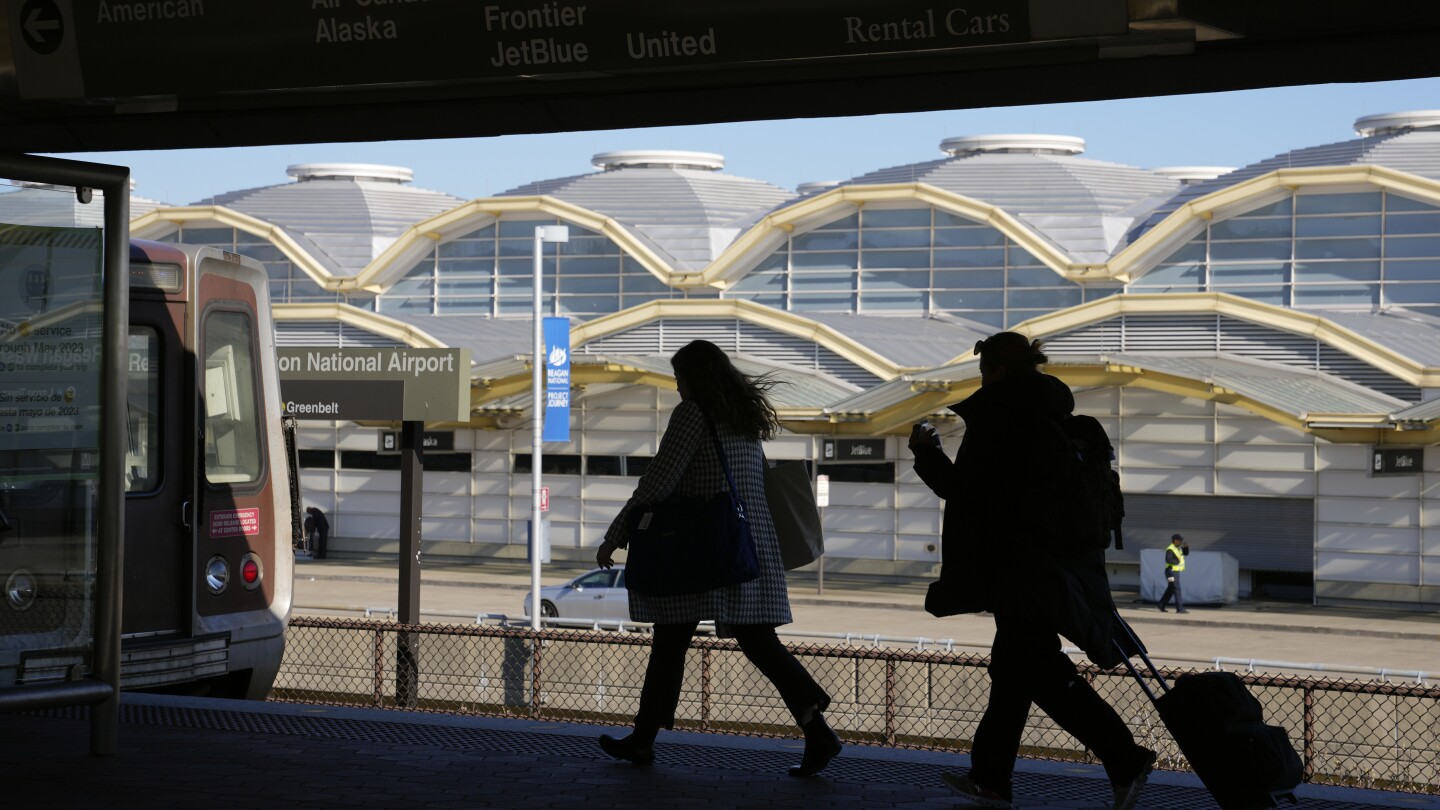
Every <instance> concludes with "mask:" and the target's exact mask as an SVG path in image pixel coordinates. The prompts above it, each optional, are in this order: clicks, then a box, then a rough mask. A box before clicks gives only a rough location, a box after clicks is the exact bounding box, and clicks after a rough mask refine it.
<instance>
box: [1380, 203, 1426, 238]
mask: <svg viewBox="0 0 1440 810" xmlns="http://www.w3.org/2000/svg"><path fill="white" fill-rule="evenodd" d="M1390 199H1392V200H1393V199H1395V198H1394V197H1393V196H1392V197H1391V198H1390ZM1385 233H1386V234H1395V235H1399V236H1411V235H1414V234H1437V233H1440V213H1426V214H1397V213H1395V212H1393V211H1392V212H1389V213H1387V214H1386V215H1385Z"/></svg>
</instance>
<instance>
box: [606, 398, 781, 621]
mask: <svg viewBox="0 0 1440 810" xmlns="http://www.w3.org/2000/svg"><path fill="white" fill-rule="evenodd" d="M705 424H706V425H707V426H708V427H709V428H710V439H711V441H713V442H714V443H715V452H716V454H717V455H719V457H720V464H721V466H722V467H724V468H725V483H726V489H724V490H721V491H720V492H717V493H715V494H714V495H710V496H699V495H671V496H670V497H668V498H666V499H665V500H663V501H660V502H659V503H654V504H648V505H636V506H634V507H632V508H631V510H630V519H629V521H628V524H629V525H628V529H629V531H628V540H629V543H628V547H629V553H628V555H627V556H626V560H625V587H626V588H628V589H630V590H632V591H635V592H636V593H638V594H640V595H642V596H683V595H686V594H695V593H704V592H705V591H713V590H715V589H717V588H724V587H727V586H730V585H738V584H740V583H742V582H749V581H750V580H752V579H755V578H756V577H758V576H760V561H759V559H758V558H757V557H756V556H755V541H754V539H753V538H752V537H751V536H750V522H749V520H748V519H747V518H746V516H745V502H744V501H743V500H741V498H740V492H739V490H737V489H736V488H735V479H734V477H732V476H731V474H730V463H729V462H728V461H727V460H726V459H725V448H724V447H723V446H722V445H721V444H720V435H719V433H718V432H717V431H716V430H715V423H714V422H712V421H710V415H709V414H705Z"/></svg>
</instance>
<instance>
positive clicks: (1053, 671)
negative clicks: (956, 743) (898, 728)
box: [910, 332, 1155, 810]
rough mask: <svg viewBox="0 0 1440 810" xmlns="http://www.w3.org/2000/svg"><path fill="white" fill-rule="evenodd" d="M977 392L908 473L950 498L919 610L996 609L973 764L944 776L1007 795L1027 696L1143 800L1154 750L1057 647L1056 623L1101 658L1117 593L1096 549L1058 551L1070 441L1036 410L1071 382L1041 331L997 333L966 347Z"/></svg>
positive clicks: (1058, 403)
mask: <svg viewBox="0 0 1440 810" xmlns="http://www.w3.org/2000/svg"><path fill="white" fill-rule="evenodd" d="M975 352H976V353H977V354H979V355H980V375H981V383H980V390H978V391H976V392H975V393H974V394H973V395H971V396H970V397H969V398H967V399H966V400H964V401H963V402H961V403H959V404H958V405H955V406H954V407H953V408H952V409H951V410H953V411H954V412H955V413H957V414H959V415H960V417H961V418H962V419H963V420H964V421H965V435H964V437H963V439H962V440H961V443H960V450H959V452H958V453H957V454H956V456H955V460H954V462H951V461H950V460H949V459H948V458H946V456H945V452H944V450H943V449H942V448H941V446H940V442H939V438H938V436H937V435H936V434H935V432H934V430H933V429H932V428H929V426H928V425H924V424H923V423H922V424H921V425H917V426H916V428H915V430H914V431H912V433H911V436H910V449H911V451H912V452H913V453H914V454H915V472H916V473H917V474H918V475H919V476H920V478H921V479H922V480H924V481H925V483H926V484H927V485H928V486H929V487H930V489H931V490H932V491H934V492H935V494H936V495H938V496H939V497H940V498H942V499H944V501H945V502H946V506H945V523H944V528H943V529H942V533H941V541H942V551H943V554H944V560H945V563H944V567H943V569H942V571H941V575H940V581H939V582H936V583H935V584H934V585H932V586H931V591H930V595H929V596H928V597H927V599H926V609H927V610H929V611H930V612H932V613H935V614H936V615H940V616H949V615H954V614H957V613H975V612H980V611H988V612H990V613H992V614H994V616H995V641H994V643H993V645H992V647H991V658H990V703H989V705H988V706H987V707H986V709H985V715H984V717H982V718H981V720H980V725H979V727H978V728H977V729H976V732H975V741H974V745H973V747H972V750H971V755H970V759H971V769H970V771H969V772H968V773H963V774H960V773H947V774H944V779H945V782H946V783H947V784H949V785H950V786H951V787H952V788H953V789H955V790H956V791H957V792H958V793H961V794H962V795H964V796H966V797H968V798H970V799H971V800H972V801H974V802H976V803H977V804H979V805H981V806H986V807H1010V806H1011V805H1010V799H1011V775H1012V773H1013V771H1014V767H1015V758H1016V756H1017V755H1018V753H1019V749H1020V738H1021V734H1022V733H1023V731H1024V728H1025V721H1026V718H1027V717H1028V716H1029V713H1030V706H1031V704H1032V703H1033V704H1035V705H1037V706H1039V707H1040V708H1041V709H1042V710H1043V711H1044V712H1045V713H1046V714H1048V715H1050V717H1051V718H1052V719H1053V720H1055V722H1057V723H1058V724H1059V725H1060V726H1061V728H1064V729H1065V730H1066V731H1068V732H1070V734H1072V735H1074V736H1075V737H1076V738H1077V739H1078V740H1080V742H1081V743H1082V744H1084V745H1085V747H1086V748H1089V749H1090V750H1091V751H1094V752H1095V754H1096V755H1097V756H1099V757H1100V759H1101V761H1102V762H1103V763H1104V764H1105V771H1106V774H1107V775H1108V776H1109V777H1110V782H1111V785H1112V787H1113V788H1114V793H1115V804H1114V807H1115V808H1116V810H1129V808H1132V807H1134V805H1135V802H1136V801H1137V800H1138V799H1139V795H1140V789H1141V788H1142V787H1143V786H1144V784H1145V781H1146V778H1147V777H1148V775H1149V773H1150V768H1151V766H1152V765H1153V764H1154V761H1155V753H1154V752H1153V751H1150V750H1148V749H1145V748H1142V747H1140V746H1138V745H1136V744H1135V740H1134V737H1133V736H1132V735H1131V733H1130V730H1129V729H1128V728H1127V727H1126V726H1125V723H1124V721H1122V720H1121V719H1120V717H1119V715H1117V714H1116V713H1115V710H1114V709H1112V708H1111V707H1110V705H1109V704H1107V703H1106V702H1105V701H1104V699H1102V698H1101V697H1100V696H1099V695H1098V694H1096V693H1095V691H1094V690H1093V689H1091V688H1090V685H1089V683H1088V682H1087V681H1086V680H1085V679H1084V678H1082V677H1080V676H1079V675H1078V673H1077V672H1076V669H1075V665H1074V663H1073V662H1072V661H1071V660H1070V658H1069V657H1068V656H1067V655H1065V653H1064V652H1062V651H1061V646H1060V638H1059V635H1058V634H1059V633H1064V634H1065V635H1066V636H1067V637H1069V638H1070V639H1071V640H1072V641H1075V642H1076V643H1077V644H1079V645H1080V646H1081V647H1082V648H1084V649H1085V650H1086V651H1087V652H1090V653H1091V655H1092V657H1093V658H1095V659H1099V660H1098V661H1097V663H1100V662H1102V661H1103V662H1104V663H1103V664H1102V665H1107V666H1108V665H1114V664H1116V663H1119V657H1118V655H1116V654H1115V653H1113V652H1111V650H1113V647H1112V645H1111V642H1110V639H1111V628H1112V621H1111V616H1112V615H1113V603H1112V602H1111V600H1110V595H1109V586H1108V582H1106V578H1105V570H1104V552H1101V551H1081V552H1076V553H1073V554H1056V553H1054V550H1053V546H1052V545H1051V544H1049V542H1048V541H1050V540H1051V539H1052V538H1053V537H1054V536H1055V525H1056V522H1057V521H1058V520H1063V519H1064V516H1063V515H1057V514H1056V513H1055V509H1054V508H1053V502H1052V501H1051V499H1050V498H1048V497H1047V495H1046V493H1047V492H1051V491H1053V487H1056V486H1060V485H1062V484H1061V483H1060V481H1059V480H1058V476H1057V475H1055V474H1054V471H1055V470H1056V469H1058V464H1057V463H1056V462H1057V461H1063V458H1062V457H1060V456H1058V455H1057V454H1059V453H1065V452H1072V451H1070V450H1069V449H1068V445H1066V444H1065V443H1064V439H1063V437H1062V436H1061V434H1060V433H1059V432H1058V431H1057V430H1055V429H1052V428H1051V427H1050V426H1049V425H1047V424H1045V420H1052V421H1053V420H1058V419H1061V418H1064V417H1065V416H1066V415H1068V414H1069V413H1070V411H1071V410H1072V409H1073V408H1074V406H1075V398H1074V396H1073V395H1072V394H1071V393H1070V389H1069V388H1067V387H1066V386H1065V384H1064V383H1063V382H1061V381H1060V380H1058V379H1056V378H1054V377H1051V376H1049V375H1047V374H1042V373H1040V371H1039V369H1038V366H1039V365H1041V364H1043V363H1044V362H1045V361H1046V357H1045V354H1044V353H1043V352H1042V351H1041V346H1040V342H1039V341H1035V342H1033V343H1032V342H1031V341H1029V340H1028V339H1026V338H1025V337H1024V336H1023V335H1019V334H1017V333H1014V332H1001V333H999V334H997V335H994V336H992V337H990V338H988V339H986V340H983V341H980V343H978V344H977V345H976V347H975Z"/></svg>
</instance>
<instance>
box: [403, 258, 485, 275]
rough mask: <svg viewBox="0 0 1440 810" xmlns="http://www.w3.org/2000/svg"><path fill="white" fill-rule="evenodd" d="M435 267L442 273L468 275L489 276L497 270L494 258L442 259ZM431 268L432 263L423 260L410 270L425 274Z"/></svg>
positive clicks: (412, 273)
mask: <svg viewBox="0 0 1440 810" xmlns="http://www.w3.org/2000/svg"><path fill="white" fill-rule="evenodd" d="M435 269H436V271H438V272H439V273H440V274H441V275H447V274H464V275H467V276H479V275H485V276H488V275H490V274H491V273H494V272H495V260H494V259H441V260H440V261H438V262H436V263H435ZM429 270H430V263H429V262H428V261H426V262H423V263H421V264H419V265H417V266H416V267H415V269H414V270H412V271H410V272H411V275H415V274H425V273H428V272H429Z"/></svg>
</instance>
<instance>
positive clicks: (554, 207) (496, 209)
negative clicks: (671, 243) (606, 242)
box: [356, 196, 695, 292]
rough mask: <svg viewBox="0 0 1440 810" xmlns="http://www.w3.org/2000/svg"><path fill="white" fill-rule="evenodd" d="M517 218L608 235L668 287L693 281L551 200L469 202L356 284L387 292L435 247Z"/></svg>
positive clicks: (602, 219)
mask: <svg viewBox="0 0 1440 810" xmlns="http://www.w3.org/2000/svg"><path fill="white" fill-rule="evenodd" d="M515 213H539V214H546V215H549V216H552V217H555V218H556V219H559V220H561V221H563V222H570V223H573V224H575V225H578V226H580V227H583V228H589V229H590V230H592V231H596V232H598V233H601V234H604V235H605V236H606V237H607V238H609V239H610V241H612V242H614V243H615V244H617V245H619V246H620V249H621V250H623V251H625V252H626V253H627V254H629V255H630V256H631V257H632V258H634V259H635V260H636V261H638V262H639V263H640V264H641V266H643V267H644V268H645V269H646V270H649V271H650V272H651V273H652V274H654V275H655V277H656V278H658V279H660V280H661V281H664V282H666V283H672V284H673V283H675V282H676V281H677V280H680V279H684V278H686V277H689V276H693V275H695V274H693V273H676V272H675V271H674V270H673V269H672V268H671V267H670V266H669V265H667V264H666V263H665V260H664V259H661V258H660V257H659V255H657V254H656V253H655V251H653V250H651V249H650V248H649V246H648V245H646V244H645V243H644V242H642V241H640V240H639V239H637V238H636V237H635V235H634V234H633V233H631V232H630V231H629V230H627V229H626V228H625V227H624V226H623V225H621V224H620V223H619V222H617V221H616V220H615V219H614V218H612V217H607V216H604V215H603V214H597V213H595V212H594V211H591V210H590V209H588V208H582V207H580V206H578V205H572V204H570V203H567V202H565V201H563V200H558V199H556V198H554V197H549V196H538V197H488V198H482V199H476V200H471V201H470V202H468V203H465V204H464V205H461V206H457V207H455V208H452V209H450V210H449V211H445V212H443V213H440V214H436V215H435V216H433V217H430V218H429V219H427V220H425V221H423V222H420V223H417V224H415V225H413V226H411V227H410V228H407V229H406V230H405V232H404V233H403V234H401V235H400V237H399V238H397V239H396V240H395V242H394V244H392V245H390V247H388V248H386V249H385V252H383V253H381V254H380V255H379V256H377V257H376V258H375V260H374V261H372V262H371V263H370V264H369V265H368V266H367V267H366V268H365V269H364V270H362V271H361V272H360V274H359V275H358V276H356V278H357V280H358V283H359V285H360V286H362V287H364V288H365V289H367V290H369V291H371V292H383V291H384V289H385V288H386V287H387V286H388V285H389V284H390V283H393V282H394V281H397V280H399V279H400V278H401V277H403V276H404V275H405V274H406V273H408V272H410V269H411V268H412V267H414V266H415V263H416V262H418V261H420V260H421V259H423V258H424V257H425V256H426V255H427V254H428V253H429V252H430V250H431V248H433V247H434V246H435V244H436V243H439V242H443V241H446V240H449V239H453V238H455V237H458V236H463V235H464V234H467V233H469V232H471V231H473V230H475V229H476V228H480V227H483V226H484V225H485V224H487V223H489V222H491V221H493V220H498V219H500V218H502V217H503V216H505V215H506V214H515Z"/></svg>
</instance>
